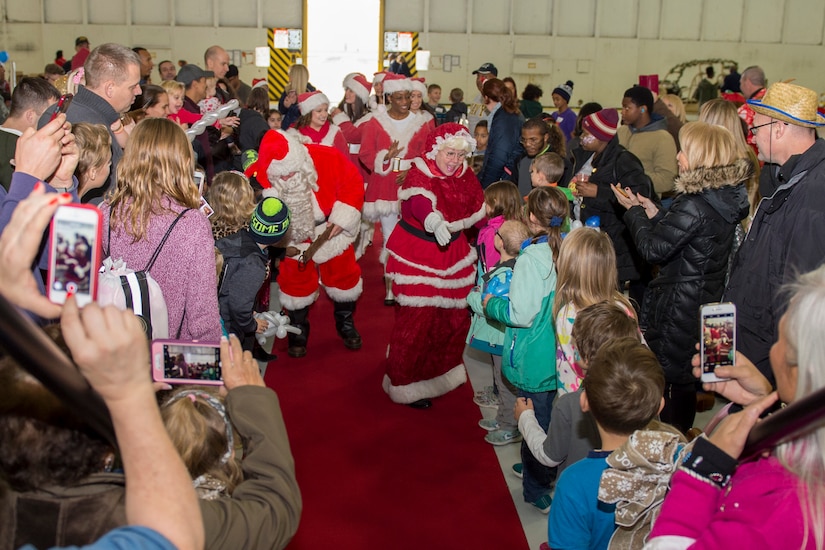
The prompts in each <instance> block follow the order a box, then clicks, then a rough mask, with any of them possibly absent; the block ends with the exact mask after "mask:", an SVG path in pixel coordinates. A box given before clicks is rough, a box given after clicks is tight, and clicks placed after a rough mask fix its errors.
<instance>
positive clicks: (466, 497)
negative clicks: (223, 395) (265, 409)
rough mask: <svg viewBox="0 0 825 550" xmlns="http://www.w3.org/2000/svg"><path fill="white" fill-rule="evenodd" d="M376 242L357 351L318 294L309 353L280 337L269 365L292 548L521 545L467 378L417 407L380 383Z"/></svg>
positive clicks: (386, 316)
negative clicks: (297, 512) (290, 471)
mask: <svg viewBox="0 0 825 550" xmlns="http://www.w3.org/2000/svg"><path fill="white" fill-rule="evenodd" d="M375 240H376V242H379V240H380V237H379V236H378V234H377V233H376V236H375ZM375 248H376V247H371V248H370V249H368V252H367V255H366V256H365V257H364V258H362V260H361V265H362V268H363V270H364V295H363V296H362V298H361V299H360V301H359V305H358V310H357V312H356V326H357V328H358V330H359V332H360V333H361V337H362V339H363V341H364V346H363V348H362V349H361V350H359V351H350V350H347V349H346V348H344V345H343V342H342V341H341V340H340V339H339V338H338V335H337V334H336V332H335V324H334V321H333V318H332V306H331V303H330V301H329V300H328V299H327V298H326V297H325V296H323V295H322V296H321V298H320V299H319V300H318V302H317V303H316V304H315V305H314V306H313V309H312V311H311V314H310V321H311V323H312V330H311V334H310V340H309V346H308V350H309V352H308V354H307V356H306V357H304V358H302V359H292V358H290V357H288V356H287V354H286V341H285V340H284V341H278V342H276V344H275V350H273V351H274V353H277V354H278V357H279V358H278V360H277V361H275V362H273V363H270V365H269V368H268V370H267V373H266V382H267V385H269V386H270V387H271V388H273V389H275V391H277V392H278V394H279V396H280V398H281V406H282V408H283V411H284V417H285V419H286V425H287V429H288V431H289V437H290V443H291V445H292V452H293V454H294V456H295V463H296V470H297V476H298V483H299V485H300V487H301V492H302V494H303V499H304V511H303V516H302V518H301V525H300V527H299V529H298V533H297V535H296V536H295V538H294V540H293V542H292V543H291V544H290V546H289V548H290V549H305V550H317V549H319V548H325V547H330V548H336V549H345V550H348V549H371V548H392V549H406V548H410V549H416V550H420V549H425V548H427V549H429V548H435V549H440V548H485V549H486V548H527V540H526V538H525V536H524V531H523V530H522V526H521V523H520V522H519V519H518V515H517V514H516V510H515V508H514V505H513V501H512V499H511V497H510V493H509V492H508V490H507V487H506V485H505V482H504V479H503V478H502V474H501V470H500V468H499V465H498V461H497V459H496V455H495V452H494V450H493V449H492V447H490V445H488V444H487V443H485V442H484V440H483V436H484V432H483V431H482V430H481V429H480V428H478V427H477V422H478V419H479V418H480V415H479V411H478V407H476V405H474V404H473V401H472V389H471V387H470V384H469V382H468V383H467V384H465V385H464V386H462V387H460V388H458V389H457V390H455V391H453V392H451V393H450V394H448V395H446V396H444V397H441V398H438V399H435V400H434V402H433V407H432V408H431V409H429V410H424V411H421V410H415V409H412V408H410V407H406V406H403V405H397V404H394V403H392V402H391V401H390V400H389V398H388V397H387V396H386V394H384V392H383V390H382V389H381V380H382V378H383V375H384V372H383V369H382V360H383V359H384V357H385V354H386V348H387V342H388V341H389V335H390V330H391V329H392V323H393V312H392V308H389V307H385V306H384V305H383V297H384V290H383V280H382V271H381V266H380V264H379V263H378V253H377V250H376V249H375ZM462 336H463V335H462Z"/></svg>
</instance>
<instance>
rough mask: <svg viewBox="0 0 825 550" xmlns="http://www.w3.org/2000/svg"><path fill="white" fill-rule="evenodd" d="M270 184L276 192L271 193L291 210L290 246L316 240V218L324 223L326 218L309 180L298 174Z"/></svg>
mask: <svg viewBox="0 0 825 550" xmlns="http://www.w3.org/2000/svg"><path fill="white" fill-rule="evenodd" d="M270 182H271V183H272V191H274V193H272V192H270V193H272V194H273V195H274V196H276V197H278V198H279V199H281V200H282V201H283V202H284V203H285V204H286V205H287V207H288V208H289V213H290V216H291V219H290V224H289V240H290V244H298V243H302V242H304V241H306V240H307V239H312V238H314V237H315V222H316V217H317V216H320V219H319V220H318V221H323V219H324V216H323V214H322V213H321V212H320V209H318V208H317V207H316V206H315V205H316V201H315V195H314V194H313V192H312V188H311V187H310V184H309V182H308V181H307V178H306V177H305V176H304V175H303V174H302V173H301V172H296V173H295V175H293V176H292V177H291V178H289V179H287V180H283V179H280V178H275V179H274V180H272V179H271V180H270ZM270 193H267V194H270Z"/></svg>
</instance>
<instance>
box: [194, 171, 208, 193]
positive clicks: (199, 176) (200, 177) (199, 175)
mask: <svg viewBox="0 0 825 550" xmlns="http://www.w3.org/2000/svg"><path fill="white" fill-rule="evenodd" d="M192 176H193V177H194V178H195V185H197V186H198V194H199V195H200V196H201V197H202V196H203V193H204V192H205V191H206V189H205V188H204V184H205V183H206V174H204V173H203V172H201V171H200V170H195V172H194V173H193V174H192Z"/></svg>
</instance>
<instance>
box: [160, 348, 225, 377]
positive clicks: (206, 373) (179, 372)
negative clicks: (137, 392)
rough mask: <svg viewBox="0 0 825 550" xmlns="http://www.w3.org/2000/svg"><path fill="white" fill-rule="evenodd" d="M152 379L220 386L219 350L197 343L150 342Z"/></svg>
mask: <svg viewBox="0 0 825 550" xmlns="http://www.w3.org/2000/svg"><path fill="white" fill-rule="evenodd" d="M152 380H154V381H155V382H166V383H167V384H203V385H207V386H222V385H223V376H222V369H221V348H220V346H219V345H217V344H202V343H200V342H184V341H181V340H152Z"/></svg>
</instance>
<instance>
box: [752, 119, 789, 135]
mask: <svg viewBox="0 0 825 550" xmlns="http://www.w3.org/2000/svg"><path fill="white" fill-rule="evenodd" d="M779 123H780V121H779V120H772V121H770V122H766V123H765V124H760V125H758V126H751V130H750V132H751V135H752V136H755V135H756V132H757V130H759V129H760V128H763V127H765V126H770V125H771V124H779ZM782 124H788V123H787V122H782Z"/></svg>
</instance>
